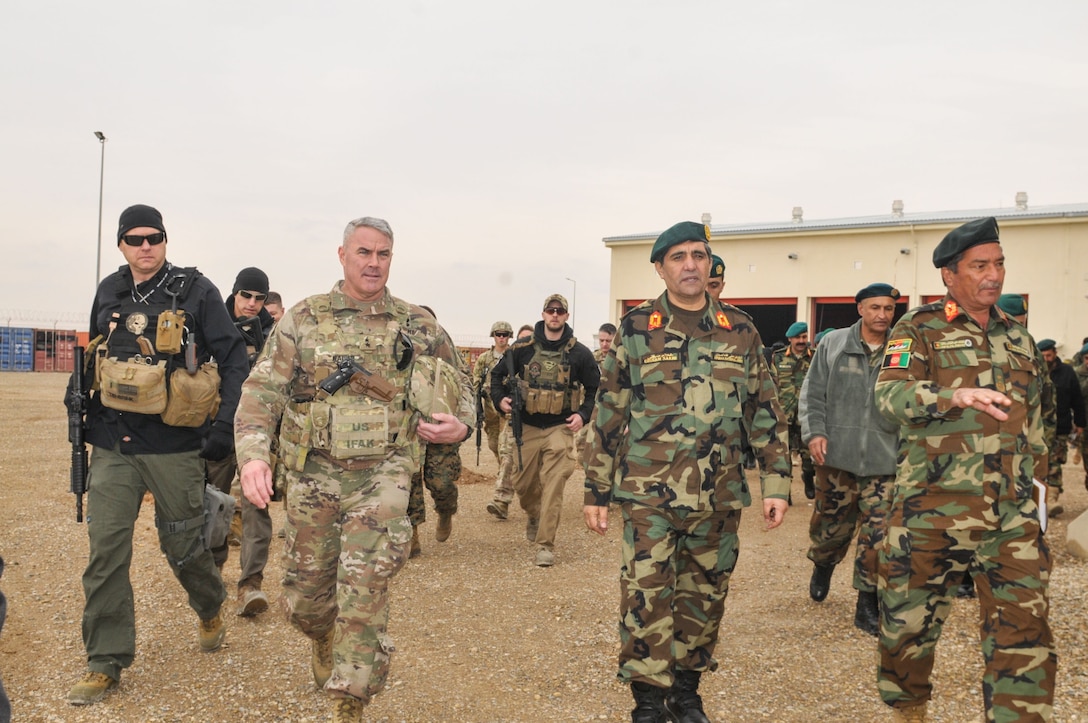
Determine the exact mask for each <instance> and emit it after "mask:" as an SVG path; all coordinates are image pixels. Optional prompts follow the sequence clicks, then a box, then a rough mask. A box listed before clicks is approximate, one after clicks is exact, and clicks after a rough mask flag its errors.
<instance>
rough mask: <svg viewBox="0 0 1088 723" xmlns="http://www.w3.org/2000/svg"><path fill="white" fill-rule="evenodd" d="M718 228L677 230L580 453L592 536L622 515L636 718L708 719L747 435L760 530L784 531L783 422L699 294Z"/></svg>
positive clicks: (617, 346) (727, 320)
mask: <svg viewBox="0 0 1088 723" xmlns="http://www.w3.org/2000/svg"><path fill="white" fill-rule="evenodd" d="M709 236H710V229H709V228H708V227H707V226H705V225H703V224H699V223H691V222H683V223H679V224H676V225H675V226H672V227H671V228H669V229H668V230H667V231H665V232H664V233H662V234H661V236H659V237H658V239H657V241H656V243H655V244H654V246H653V249H652V251H651V254H650V261H651V262H653V264H654V266H655V267H656V270H657V273H658V275H659V276H660V277H661V278H662V279H663V280H664V281H665V287H666V291H665V293H663V294H662V295H661V296H659V297H658V298H657V299H654V300H651V301H646V302H644V303H643V304H641V305H640V306H638V307H637V308H635V309H633V310H632V311H630V312H629V313H628V314H627V315H625V316H624V317H623V319H622V320H621V321H620V328H619V332H618V333H617V335H616V339H615V341H614V343H613V346H612V352H611V353H610V354H609V355H608V356H607V357H605V359H604V362H603V365H602V366H603V369H602V381H601V390H600V393H599V395H598V399H597V421H596V423H595V425H594V427H593V432H592V434H591V436H590V439H589V444H588V445H587V448H586V454H585V459H584V463H585V469H586V491H585V507H584V508H583V514H584V517H585V523H586V526H587V527H588V528H589V529H590V530H592V531H594V532H596V533H598V534H601V535H603V534H605V532H606V531H607V529H608V505H609V503H610V502H613V501H614V502H617V503H618V504H619V508H620V513H621V514H622V515H623V544H622V559H623V567H622V568H621V571H620V600H621V603H620V654H619V676H618V677H619V679H620V680H621V681H623V682H625V683H629V684H631V692H632V694H633V696H634V699H635V703H636V707H635V709H634V710H633V711H632V720H633V721H640V722H643V723H656V722H658V721H664V720H665V715H666V708H668V715H669V716H670V719H671V720H673V721H677V720H682V721H689V722H694V723H698V722H699V721H706V720H707V718H706V716H705V714H704V713H703V708H702V700H701V699H700V697H699V693H698V688H699V682H700V678H701V676H702V674H703V672H704V671H708V670H714V669H716V668H717V666H718V663H717V661H716V660H715V659H714V648H715V646H716V644H717V640H718V630H719V626H720V624H721V620H722V615H723V613H724V610H725V598H726V594H727V593H728V591H729V576H730V575H731V574H732V572H733V568H734V566H735V565H736V562H737V552H738V546H737V530H738V528H739V526H740V517H741V509H742V508H743V507H746V506H748V505H750V504H751V495H750V493H749V489H748V486H747V484H746V483H745V479H744V470H743V468H742V466H741V436H742V432H746V433H747V434H748V437H749V439H750V440H751V443H752V446H753V447H754V448H755V449H756V452H757V453H758V454H759V455H760V456H761V458H762V460H763V465H762V468H763V470H764V471H763V474H762V479H761V487H762V493H763V518H764V521H765V523H766V525H767V527H768V528H773V527H777V526H778V525H780V524H781V523H782V519H783V517H784V515H785V514H786V509H787V503H786V498H787V495H788V493H789V486H790V464H789V452H788V449H787V447H786V423H785V419H784V417H783V413H782V409H781V407H780V406H779V404H778V399H777V396H776V395H775V390H774V382H773V381H772V380H771V377H770V374H769V372H768V370H767V367H766V364H765V361H764V359H763V356H762V353H761V352H762V342H761V341H760V338H759V332H757V331H756V328H755V325H754V324H753V323H752V320H751V318H750V317H748V315H747V314H745V313H744V312H742V311H740V310H738V309H736V308H734V307H732V306H729V305H727V304H720V303H719V302H715V301H712V300H711V298H710V296H709V295H708V294H707V293H706V292H705V288H706V279H707V274H708V272H709V269H710V246H709V244H708V243H707V241H708V239H709Z"/></svg>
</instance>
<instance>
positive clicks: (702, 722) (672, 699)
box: [665, 670, 710, 723]
mask: <svg viewBox="0 0 1088 723" xmlns="http://www.w3.org/2000/svg"><path fill="white" fill-rule="evenodd" d="M702 675H703V674H702V673H700V672H699V671H696V670H677V671H676V679H675V680H674V681H673V684H672V687H671V688H669V694H668V695H666V696H665V712H666V713H667V714H668V716H669V720H670V721H672V723H710V721H709V720H708V719H707V717H706V714H705V713H703V699H702V698H700V697H699V678H700V677H702Z"/></svg>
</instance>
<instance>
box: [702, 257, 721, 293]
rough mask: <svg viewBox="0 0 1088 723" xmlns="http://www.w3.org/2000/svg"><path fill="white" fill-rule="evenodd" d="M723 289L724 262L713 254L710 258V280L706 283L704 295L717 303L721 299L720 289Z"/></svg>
mask: <svg viewBox="0 0 1088 723" xmlns="http://www.w3.org/2000/svg"><path fill="white" fill-rule="evenodd" d="M724 288H725V262H724V261H722V257H721V256H718V255H717V254H713V255H711V257H710V278H709V279H707V282H706V293H708V294H710V298H712V299H714V300H715V301H717V300H718V299H720V298H722V289H724Z"/></svg>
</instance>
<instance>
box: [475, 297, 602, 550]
mask: <svg viewBox="0 0 1088 723" xmlns="http://www.w3.org/2000/svg"><path fill="white" fill-rule="evenodd" d="M569 308H570V307H569V306H568V305H567V300H566V298H565V297H564V296H563V295H562V294H551V295H550V296H548V298H546V299H545V300H544V311H543V312H542V313H541V320H540V321H539V322H537V325H536V328H535V329H533V334H532V336H531V337H529V338H528V339H526V340H523V341H518V342H517V343H515V344H514V345H513V346H512V347H510V349H509V350H508V351H507V352H506V354H505V355H504V357H503V361H502V363H501V364H499V365H498V366H496V367H495V369H493V370H492V372H491V401H492V402H494V403H495V406H496V408H498V409H500V410H501V411H502V412H503V413H504V414H511V413H512V411H513V409H514V406H513V405H514V398H513V397H514V394H513V392H514V390H515V389H519V390H520V391H521V392H522V393H521V394H520V397H521V399H520V404H521V407H520V419H521V424H522V428H521V441H522V447H521V449H520V450H519V451H518V455H519V461H520V462H521V464H520V466H519V467H517V468H515V469H513V471H512V473H511V476H510V483H511V484H512V485H513V487H514V489H515V490H516V491H517V494H518V498H519V501H520V503H521V508H522V509H523V510H525V513H526V514H527V515H528V516H529V520H528V522H527V523H526V525H525V537H526V538H527V539H528V540H529V541H530V542H535V543H536V547H537V550H536V561H535V562H536V564H537V565H538V566H539V567H551V566H552V565H554V564H555V537H556V533H557V532H558V530H559V518H560V514H561V512H562V509H563V488H564V487H565V486H566V484H567V480H568V479H570V476H571V475H572V474H573V473H574V454H573V449H574V435H575V434H577V433H578V430H579V429H581V428H582V427H583V426H584V425H585V424H586V423H587V422H588V421H589V417H590V415H591V414H592V412H593V399H594V397H595V396H596V394H597V385H598V383H599V382H600V377H601V373H600V370H598V369H597V364H596V362H594V361H593V352H591V351H590V350H589V348H588V347H586V345H585V344H582V343H581V342H579V341H578V340H577V339H575V338H574V330H573V329H571V327H570V325H569V324H567V317H568V315H569V312H568V309H569ZM515 384H516V385H518V386H517V387H515V386H514V385H515ZM512 423H513V422H512V421H511V424H512Z"/></svg>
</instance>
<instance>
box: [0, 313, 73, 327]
mask: <svg viewBox="0 0 1088 723" xmlns="http://www.w3.org/2000/svg"><path fill="white" fill-rule="evenodd" d="M87 318H88V317H87V314H86V313H79V312H76V311H41V310H37V309H0V325H3V326H11V327H18V326H25V327H34V328H45V327H51V328H61V327H63V328H65V329H76V330H85V329H86V328H87Z"/></svg>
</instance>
